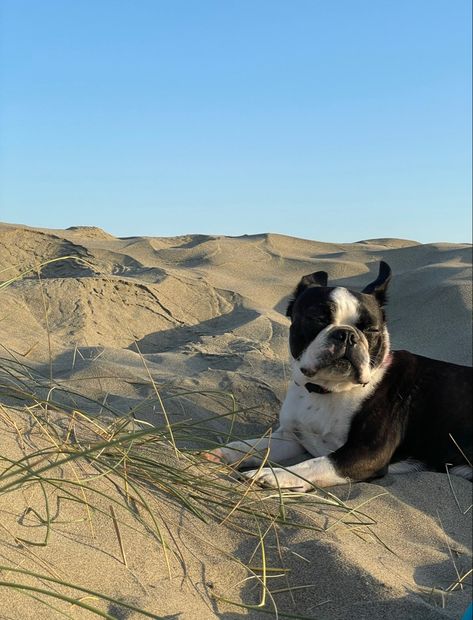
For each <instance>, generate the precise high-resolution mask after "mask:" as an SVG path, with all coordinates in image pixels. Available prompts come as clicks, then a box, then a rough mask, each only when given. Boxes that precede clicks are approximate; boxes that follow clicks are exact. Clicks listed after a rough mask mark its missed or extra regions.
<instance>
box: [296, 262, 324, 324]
mask: <svg viewBox="0 0 473 620" xmlns="http://www.w3.org/2000/svg"><path fill="white" fill-rule="evenodd" d="M327 282H328V273H327V272H326V271H315V272H314V273H309V275H307V276H304V277H303V278H302V279H301V281H300V282H299V284H298V285H297V287H296V290H295V291H294V295H293V296H292V299H291V301H290V302H289V305H288V307H287V310H286V316H289V317H291V316H292V308H293V307H294V302H295V301H296V299H297V298H298V297H299V295H300V294H301V293H303V292H304V291H305V290H306V289H308V288H312V287H314V286H327Z"/></svg>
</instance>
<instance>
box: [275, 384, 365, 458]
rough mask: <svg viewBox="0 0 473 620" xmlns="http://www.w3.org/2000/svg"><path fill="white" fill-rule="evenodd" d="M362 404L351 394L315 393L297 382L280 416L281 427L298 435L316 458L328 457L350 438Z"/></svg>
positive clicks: (290, 391)
mask: <svg viewBox="0 0 473 620" xmlns="http://www.w3.org/2000/svg"><path fill="white" fill-rule="evenodd" d="M358 405H359V402H358V399H353V398H352V397H349V396H348V394H346V393H345V394H344V393H338V394H315V393H310V392H308V391H307V390H306V388H305V387H303V386H300V387H299V386H297V385H296V384H295V383H293V384H292V385H291V386H290V387H289V390H288V393H287V396H286V399H285V401H284V403H283V406H282V409H281V415H280V425H281V427H282V428H284V429H285V430H287V431H289V432H291V433H294V435H295V436H296V437H297V439H298V441H299V442H300V443H301V444H302V446H304V448H305V449H306V450H307V451H308V452H310V454H312V455H313V456H326V455H327V454H330V453H331V452H333V451H334V450H337V448H340V446H342V445H343V444H344V443H345V442H346V439H347V436H348V431H349V429H350V423H351V419H352V417H353V415H354V413H355V411H356V410H357V408H358Z"/></svg>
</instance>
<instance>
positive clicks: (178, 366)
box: [0, 224, 472, 620]
mask: <svg viewBox="0 0 473 620" xmlns="http://www.w3.org/2000/svg"><path fill="white" fill-rule="evenodd" d="M71 255H74V256H78V257H79V258H80V259H81V261H80V262H74V261H73V260H70V259H67V260H63V261H58V262H55V263H51V264H50V265H47V266H45V267H44V268H43V269H42V270H41V277H40V278H39V277H38V275H37V273H36V271H35V270H36V268H37V267H38V265H39V264H40V263H41V262H44V261H48V260H50V259H55V258H58V257H61V256H71ZM471 258H472V254H471V246H470V245H467V244H446V243H435V244H428V245H423V244H419V243H417V242H415V241H408V240H397V239H376V240H367V241H359V242H357V243H352V244H337V243H321V242H317V241H310V240H304V239H294V238H291V237H286V236H283V235H276V234H260V235H251V236H243V237H220V236H210V235H187V236H184V237H176V238H155V237H133V238H126V239H119V238H115V237H113V236H112V235H110V234H108V233H106V232H105V231H102V230H100V229H97V228H94V227H73V228H70V229H67V230H46V229H34V228H29V227H26V226H15V225H11V224H0V264H1V265H2V269H4V271H3V272H2V278H1V279H2V280H7V279H9V278H13V277H15V276H17V275H18V274H20V273H22V272H25V271H26V270H28V269H31V270H32V271H31V272H30V273H28V274H27V275H26V276H25V277H23V278H22V279H20V280H18V281H15V282H13V283H12V284H11V285H10V286H8V287H5V288H2V289H0V296H1V302H2V303H1V306H0V308H1V309H0V320H1V323H0V325H1V328H2V346H3V349H2V350H3V353H2V355H1V357H2V358H3V360H6V359H7V358H8V359H10V360H11V359H14V358H16V359H21V360H22V361H24V362H25V363H27V364H29V365H30V366H31V368H32V369H34V372H39V373H42V375H44V376H45V377H47V376H49V374H52V376H53V378H54V380H55V381H56V382H59V385H62V386H64V387H67V388H68V389H73V390H75V391H76V392H77V394H79V395H80V394H82V395H84V397H87V398H93V399H95V404H90V409H91V410H94V407H95V410H94V411H92V412H93V413H95V414H97V415H99V416H100V415H101V414H103V413H104V409H103V407H101V406H100V403H103V402H104V399H106V401H105V402H106V404H108V405H110V407H113V409H114V410H115V411H120V412H122V413H123V414H124V415H126V414H127V413H128V412H129V411H131V410H133V411H137V412H138V415H139V417H140V419H142V420H145V421H146V422H148V423H150V424H160V423H162V416H161V414H160V413H159V412H158V411H157V409H156V406H155V404H152V403H153V401H152V398H151V397H152V386H150V380H149V377H150V375H151V376H152V378H153V380H154V381H155V382H156V383H157V384H159V386H162V388H163V394H164V395H166V394H167V391H168V392H169V393H170V394H172V393H173V392H172V391H173V390H175V389H176V388H179V389H182V388H186V389H188V390H189V395H187V396H186V397H183V398H181V399H179V400H178V401H177V400H176V401H170V404H169V410H168V413H169V415H170V416H171V417H172V420H173V422H179V420H187V419H189V418H192V419H196V420H199V419H203V418H204V417H206V416H208V415H209V414H212V413H219V412H220V411H221V409H220V408H219V405H218V404H216V402H214V401H211V400H209V399H208V398H205V397H203V396H202V395H199V394H194V395H192V394H190V392H192V390H194V391H199V390H200V391H202V390H217V391H221V392H225V393H232V394H233V395H234V396H235V398H236V399H237V401H238V403H241V404H242V405H243V406H244V408H245V411H244V412H243V413H242V414H241V415H240V416H239V418H238V420H236V422H235V431H236V432H238V433H241V434H245V435H247V436H251V434H256V433H258V432H261V431H262V430H265V429H267V428H268V427H269V426H270V425H271V424H273V423H274V422H275V421H276V419H277V413H278V408H279V406H280V404H281V402H282V399H283V398H284V394H285V390H286V386H287V382H288V378H289V368H288V352H287V332H288V320H287V318H286V317H285V315H284V313H285V306H286V304H287V299H288V297H289V296H290V294H291V292H292V290H293V289H294V287H295V285H296V284H297V282H298V280H299V279H300V277H301V276H302V275H304V274H307V273H311V272H312V271H316V270H321V269H323V270H326V271H327V272H328V273H329V281H330V282H331V283H333V284H334V285H349V286H353V287H355V288H356V287H362V286H363V285H365V284H366V283H367V282H369V281H370V279H373V278H374V277H375V275H376V271H377V265H378V263H379V261H380V260H385V261H387V262H388V263H389V264H390V265H391V267H392V269H393V272H394V277H393V282H392V287H391V291H390V302H389V305H388V320H389V325H390V332H391V338H392V344H393V348H407V349H409V350H412V351H415V352H417V353H421V354H425V355H430V356H432V357H437V358H439V359H445V360H449V361H453V362H456V363H461V364H467V365H471V354H472V353H471V342H472V338H471V309H472V293H471V263H472V260H471ZM50 352H51V354H52V357H50ZM143 362H144V363H143ZM32 372H33V370H32ZM57 392H58V398H61V395H60V390H59V389H57ZM64 398H66V397H65V396H64ZM78 398H79V396H78ZM2 406H3V407H6V408H7V411H8V412H9V415H12V412H14V409H9V407H11V406H12V403H11V402H10V401H8V402H3V404H2ZM28 423H29V422H28V420H24V424H28ZM228 425H229V422H228V420H226V419H221V420H215V421H214V423H213V427H212V429H213V432H214V433H215V440H218V438H223V437H224V436H225V433H226V432H227V431H228ZM2 435H3V437H4V442H3V450H2V453H3V455H5V453H6V451H8V452H9V454H10V452H11V454H10V458H12V454H13V452H14V451H15V450H18V446H17V447H15V446H16V443H15V442H16V441H17V440H16V439H15V437H14V433H12V432H11V426H10V425H9V424H5V425H4V428H3V430H2ZM209 438H210V435H209ZM187 447H192V446H187ZM163 458H164V457H163ZM166 458H169V459H172V458H173V457H172V454H170V455H169V457H166ZM202 475H204V474H202ZM104 484H105V483H104ZM226 484H228V489H229V492H231V489H232V484H236V483H235V482H231V481H230V482H227V483H226ZM452 484H453V485H454V489H455V492H456V494H457V498H458V500H459V501H460V504H461V506H462V509H463V512H465V510H466V509H467V508H468V505H470V504H471V483H470V482H467V481H464V480H461V479H454V480H453V483H452ZM38 492H39V491H38V489H36V491H35V493H38ZM336 494H337V495H338V496H339V497H341V498H343V499H344V500H345V499H347V498H348V500H347V501H349V502H351V503H352V504H353V505H358V504H361V503H363V502H365V501H367V500H370V501H369V503H368V504H367V507H366V512H367V514H368V515H369V517H370V518H371V519H373V520H374V521H375V524H374V525H372V527H371V529H369V530H368V529H367V528H364V527H361V526H353V528H352V531H351V530H349V529H347V528H346V527H338V526H334V527H333V528H331V529H330V530H329V531H328V532H327V533H325V534H320V533H314V532H310V531H308V530H294V529H291V528H284V527H280V528H279V530H278V532H279V534H278V535H279V540H276V539H274V540H272V541H269V543H270V544H269V548H274V554H275V557H274V558H273V560H274V562H275V563H276V565H278V562H279V563H280V562H281V557H280V556H279V555H278V553H279V554H281V553H282V556H283V557H284V563H285V568H286V569H287V570H288V571H290V573H289V574H290V582H291V585H293V586H296V585H298V586H299V585H307V586H310V587H308V588H306V589H303V588H301V589H299V590H294V592H293V593H292V595H291V594H289V593H288V592H280V593H278V594H275V597H276V598H277V601H278V607H279V609H280V610H281V611H284V612H287V613H292V614H302V615H304V616H306V617H311V618H312V617H313V618H322V619H324V618H327V619H332V618H335V619H340V620H342V619H344V618H348V617H357V618H366V619H369V620H371V619H373V620H374V619H376V618H379V617H382V616H386V617H390V618H399V619H401V618H402V619H404V618H418V617H422V618H458V617H460V614H461V611H462V610H463V609H464V608H466V606H467V604H468V600H469V598H470V597H471V585H466V586H465V587H464V589H461V588H460V587H456V588H454V590H453V593H452V594H451V595H449V596H447V597H446V599H445V601H444V603H445V605H444V606H442V600H441V599H442V596H441V594H439V592H440V591H441V590H442V589H447V588H448V587H449V586H450V585H451V584H454V583H455V581H456V580H457V579H458V576H459V575H463V574H465V573H466V572H467V571H468V569H469V568H470V567H471V510H470V511H467V512H466V513H465V514H462V511H461V510H460V509H459V508H458V506H457V505H456V501H455V499H454V497H453V494H452V490H451V488H450V484H449V482H448V479H447V476H446V475H442V474H434V473H428V472H423V473H419V474H414V475H412V476H409V477H386V478H384V479H383V480H381V481H380V482H377V483H376V484H359V485H354V486H353V488H352V489H348V488H343V487H339V488H338V489H337V490H336ZM6 497H8V500H6V501H8V502H10V501H12V500H11V495H8V496H6ZM25 501H27V502H30V503H31V502H32V498H31V497H28V498H27V500H25V498H24V497H22V498H20V497H16V498H15V500H14V501H13V502H12V504H8V503H7V504H2V500H0V508H2V510H3V514H4V516H5V518H4V524H5V527H6V528H7V529H8V531H9V532H10V534H11V535H13V536H17V537H20V538H21V537H23V538H25V537H27V536H25V533H24V530H25V528H26V526H25V525H23V524H22V523H23V522H22V521H21V519H20V520H19V515H21V514H22V511H24V509H25V508H24V506H25ZM100 501H101V500H97V503H98V505H99V507H100V506H101V504H100ZM102 509H103V513H106V512H107V511H108V506H106V503H104V504H103V506H102ZM68 510H69V513H68V519H62V520H63V521H64V520H66V521H68V525H66V524H60V525H59V524H58V525H57V526H55V528H54V535H53V536H52V539H51V542H50V544H49V545H48V547H47V548H45V549H42V548H39V547H35V548H34V553H35V557H36V559H33V556H32V554H31V550H30V551H28V549H26V550H25V549H24V548H20V549H18V548H15V546H14V545H13V546H12V542H11V538H9V534H7V533H5V532H4V533H2V531H0V548H1V549H2V554H3V557H4V559H5V558H6V559H7V560H8V561H9V562H11V563H12V564H15V563H16V564H19V563H22V565H23V564H25V565H28V566H35V567H36V570H38V566H41V567H42V569H43V570H44V569H45V566H47V568H48V570H51V571H55V572H57V573H60V574H61V575H67V577H68V578H69V580H73V579H76V580H81V579H82V581H83V582H84V583H86V584H87V585H88V586H89V587H91V588H92V589H94V588H95V589H96V590H100V591H104V592H108V593H110V594H112V595H113V594H116V592H117V585H116V584H117V583H120V588H119V590H120V592H121V593H122V595H123V596H124V597H126V600H129V601H135V602H136V603H137V604H139V605H141V606H143V607H144V608H146V609H149V610H150V611H152V612H153V613H155V614H157V615H158V616H166V614H167V615H168V617H176V618H184V619H187V618H188V619H189V620H191V619H193V618H202V619H206V618H213V617H216V618H217V617H218V618H225V619H227V620H230V619H233V618H240V617H246V616H247V615H248V613H247V612H246V611H245V610H244V609H238V608H236V607H231V606H225V605H222V604H220V605H217V604H215V602H212V599H211V596H210V595H209V592H210V590H214V591H215V590H218V591H219V592H221V593H225V594H228V593H229V592H231V593H232V594H231V596H230V598H232V597H233V600H235V598H237V599H238V600H240V601H245V602H246V603H248V601H250V602H252V603H255V602H257V600H258V594H257V590H258V588H257V587H256V586H255V583H254V581H251V580H249V581H245V575H244V571H243V570H242V569H241V570H240V568H238V566H237V565H236V564H235V562H230V561H229V560H228V559H225V557H218V556H217V554H216V553H215V552H213V551H212V544H216V545H218V547H219V548H222V549H225V550H226V551H227V552H228V553H229V554H233V555H236V556H238V557H241V558H242V560H245V561H247V560H248V557H250V556H251V553H252V552H253V551H254V544H253V546H252V542H253V541H251V540H248V536H245V535H244V533H242V532H235V531H228V530H226V529H225V528H224V527H218V526H217V525H216V524H212V523H207V524H205V525H203V524H202V523H200V522H197V521H196V519H195V518H193V517H192V515H189V514H185V513H183V512H182V511H181V512H179V511H178V509H177V508H176V507H175V506H172V505H169V506H166V507H165V506H163V507H162V510H163V511H165V512H166V514H168V521H169V522H172V523H174V524H175V530H173V532H174V535H176V536H179V537H180V539H181V541H183V544H184V545H185V547H186V549H187V550H188V558H187V569H186V570H187V571H188V573H187V577H186V578H183V577H182V566H181V567H179V562H178V561H177V560H176V564H175V565H173V571H174V572H173V575H174V576H173V579H172V580H171V581H169V579H168V578H167V577H166V566H165V562H164V559H163V555H162V552H161V551H160V548H159V545H156V544H155V542H154V541H152V540H151V539H150V538H149V536H147V535H146V528H144V526H143V528H144V529H142V530H141V531H140V535H139V537H138V538H139V541H140V542H139V544H138V545H137V544H136V543H135V542H134V541H135V540H136V539H135V538H134V537H133V535H132V534H131V532H132V528H133V527H136V524H133V523H132V522H131V521H130V523H129V530H128V529H127V528H125V527H124V532H125V533H124V536H125V537H126V540H125V546H126V548H127V549H128V553H129V568H128V569H127V568H126V567H124V566H123V565H122V564H121V563H120V556H119V550H118V549H117V547H116V545H117V543H116V538H114V536H113V530H112V529H111V523H110V519H109V518H108V517H107V518H106V517H105V516H102V517H100V516H97V521H96V523H95V528H96V530H97V531H99V532H104V533H106V534H104V535H103V536H100V535H99V540H98V539H97V537H94V536H93V535H92V534H91V533H90V531H89V530H88V526H87V520H84V519H83V515H79V514H78V512H77V511H76V512H75V511H74V508H73V506H72V504H71V506H69V507H68ZM176 511H177V512H176ZM98 514H102V513H98ZM304 515H305V516H304ZM121 518H122V519H123V520H124V522H125V521H127V519H129V517H128V516H127V515H125V514H122V515H121ZM337 518H338V517H337V516H333V515H330V516H327V514H325V513H324V511H323V510H319V509H317V508H315V507H310V506H308V507H307V508H306V509H304V511H302V512H298V513H297V519H299V520H301V522H302V521H304V520H305V522H306V524H308V523H310V522H312V521H313V520H315V521H317V523H318V524H320V525H323V524H326V523H335V522H336V521H337ZM77 519H79V521H77ZM75 521H77V523H76V522H75ZM30 525H31V524H30ZM89 529H90V528H89ZM31 532H32V530H31V528H30V529H29V531H28V535H31ZM126 532H128V533H126ZM271 535H273V534H271ZM3 536H4V538H2V537H3ZM268 536H269V534H268ZM204 539H205V542H203V540H204ZM380 541H382V542H380ZM281 549H282V551H281ZM276 550H278V552H277V553H276ZM18 553H20V554H21V555H22V559H21V558H19V556H18ZM301 556H302V559H301ZM117 558H118V559H117ZM173 562H174V560H173ZM1 563H3V564H5V563H6V560H5V561H4V560H2V562H1ZM38 563H39V564H38ZM180 571H181V572H180ZM84 579H85V581H84ZM137 584H138V585H137ZM208 584H212V585H211V586H209V585H208ZM209 588H210V590H209ZM274 589H275V590H277V589H280V590H284V587H283V585H281V586H280V587H279V588H276V587H275V588H274ZM429 589H430V590H431V594H430V595H429V593H428V591H429ZM108 611H109V612H110V613H112V611H113V609H112V610H110V608H109V610H108ZM1 613H4V614H5V617H11V618H15V619H16V618H18V619H20V618H28V617H35V618H43V617H44V618H51V617H56V616H54V615H52V616H51V615H48V614H51V610H48V608H45V607H44V605H43V604H42V603H39V602H37V601H36V602H35V600H34V599H25V598H24V596H22V595H20V594H15V595H11V596H10V594H9V598H8V601H7V603H6V606H5V607H4V608H3V609H2V612H1ZM69 613H72V617H74V618H75V617H92V616H91V615H90V614H89V613H88V612H84V611H78V610H77V609H74V610H73V611H72V612H71V610H69ZM120 613H121V612H120ZM42 614H43V615H42ZM116 614H117V615H116V617H125V616H119V615H118V614H119V612H118V611H116ZM112 615H113V614H112ZM249 616H250V617H253V616H254V617H256V616H257V613H256V612H249ZM57 617H60V616H59V615H58V616H57ZM127 617H135V616H134V615H133V614H132V615H131V616H127ZM136 617H139V616H138V615H136ZM274 617H275V616H274Z"/></svg>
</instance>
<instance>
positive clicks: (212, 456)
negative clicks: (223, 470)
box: [200, 448, 226, 463]
mask: <svg viewBox="0 0 473 620" xmlns="http://www.w3.org/2000/svg"><path fill="white" fill-rule="evenodd" d="M200 455H201V457H202V458H204V459H205V460H206V461H211V462H212V463H225V462H226V461H225V454H224V453H223V450H222V449H221V448H214V449H213V450H210V451H209V452H201V453H200Z"/></svg>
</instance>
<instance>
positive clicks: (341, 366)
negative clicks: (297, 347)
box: [300, 325, 369, 384]
mask: <svg viewBox="0 0 473 620" xmlns="http://www.w3.org/2000/svg"><path fill="white" fill-rule="evenodd" d="M322 370H324V371H326V372H329V373H330V374H333V375H340V376H349V375H352V376H353V375H354V378H355V380H356V382H357V383H362V384H364V383H367V381H368V380H369V379H368V378H367V371H368V372H369V353H368V348H367V343H366V339H365V338H364V337H363V336H362V334H361V332H359V331H358V330H356V329H355V328H354V327H351V326H349V325H347V326H341V327H338V326H337V327H334V328H332V329H331V330H329V331H328V332H327V333H326V334H325V343H324V345H323V347H322V349H321V350H320V351H319V355H318V356H317V359H314V360H313V363H310V364H303V365H302V366H301V367H300V371H301V372H302V373H303V374H304V375H305V376H306V377H313V376H314V375H316V374H317V373H318V372H320V371H322ZM324 374H325V373H324Z"/></svg>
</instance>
